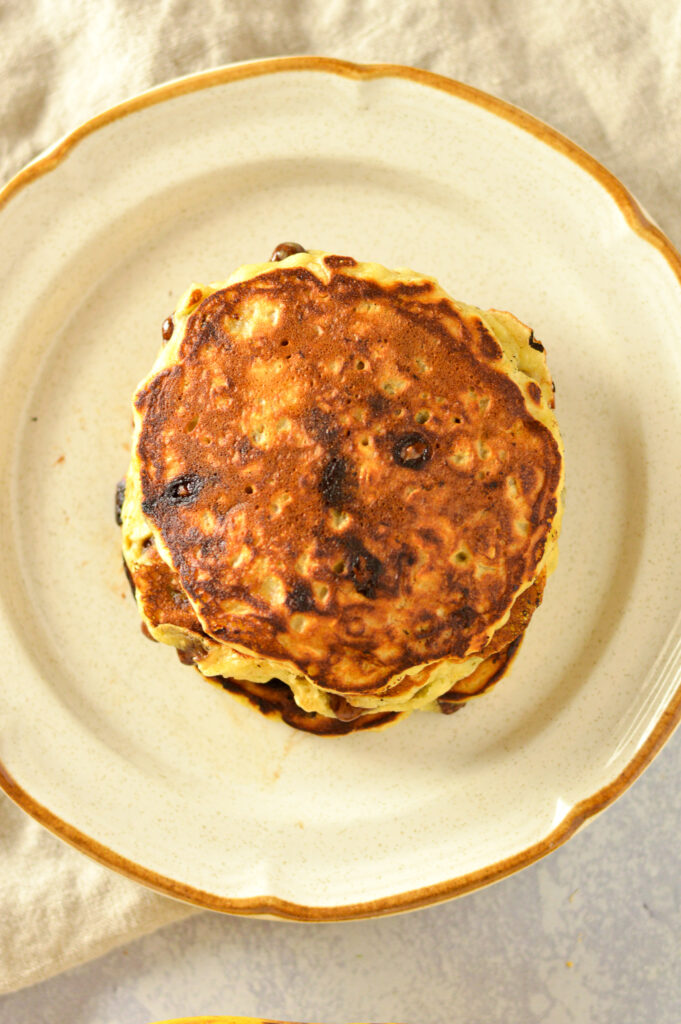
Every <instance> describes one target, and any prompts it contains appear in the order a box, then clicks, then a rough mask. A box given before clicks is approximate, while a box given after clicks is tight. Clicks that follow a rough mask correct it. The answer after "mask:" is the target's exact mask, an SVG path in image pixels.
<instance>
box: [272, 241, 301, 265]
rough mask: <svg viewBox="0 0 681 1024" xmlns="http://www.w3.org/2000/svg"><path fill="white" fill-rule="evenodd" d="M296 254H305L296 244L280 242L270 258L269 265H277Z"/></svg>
mask: <svg viewBox="0 0 681 1024" xmlns="http://www.w3.org/2000/svg"><path fill="white" fill-rule="evenodd" d="M297 252H307V249H304V248H303V246H302V245H299V244H298V242H280V243H279V245H278V246H277V247H276V249H275V250H274V251H273V253H272V255H271V256H270V263H279V262H280V261H281V260H285V259H286V258H287V257H288V256H295V254H296V253H297Z"/></svg>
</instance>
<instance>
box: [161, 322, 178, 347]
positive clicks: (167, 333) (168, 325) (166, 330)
mask: <svg viewBox="0 0 681 1024" xmlns="http://www.w3.org/2000/svg"><path fill="white" fill-rule="evenodd" d="M174 330H175V321H174V320H173V318H172V316H169V317H167V318H166V319H165V320H164V321H163V325H162V327H161V336H162V338H163V340H164V341H170V339H171V338H172V336H173V331H174Z"/></svg>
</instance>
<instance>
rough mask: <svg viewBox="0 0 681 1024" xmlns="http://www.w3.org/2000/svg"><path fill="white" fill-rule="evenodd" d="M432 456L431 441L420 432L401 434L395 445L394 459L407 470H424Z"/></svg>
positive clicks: (412, 431)
mask: <svg viewBox="0 0 681 1024" xmlns="http://www.w3.org/2000/svg"><path fill="white" fill-rule="evenodd" d="M432 454H433V449H432V447H431V444H430V441H429V440H428V438H427V437H426V436H425V435H424V434H421V433H419V432H418V430H410V431H408V432H407V433H406V434H401V435H400V437H398V438H397V440H396V441H395V443H394V444H393V459H394V460H395V462H396V463H397V465H398V466H404V468H405V469H422V468H423V467H424V466H425V464H426V463H427V462H428V461H429V460H430V458H431V457H432Z"/></svg>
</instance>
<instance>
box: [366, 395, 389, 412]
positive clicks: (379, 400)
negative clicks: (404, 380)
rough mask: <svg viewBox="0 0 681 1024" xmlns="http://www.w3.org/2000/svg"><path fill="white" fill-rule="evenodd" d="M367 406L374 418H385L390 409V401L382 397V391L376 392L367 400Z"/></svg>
mask: <svg viewBox="0 0 681 1024" xmlns="http://www.w3.org/2000/svg"><path fill="white" fill-rule="evenodd" d="M367 405H368V406H369V408H370V409H371V411H372V413H373V414H374V416H383V415H384V414H385V413H386V412H387V411H388V409H389V408H390V399H388V398H386V397H385V395H382V394H381V393H380V391H376V392H374V394H373V395H369V397H368V398H367Z"/></svg>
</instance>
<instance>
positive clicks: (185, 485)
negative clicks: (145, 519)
mask: <svg viewBox="0 0 681 1024" xmlns="http://www.w3.org/2000/svg"><path fill="white" fill-rule="evenodd" d="M204 483H205V480H203V479H202V478H201V477H200V476H199V475H198V473H183V474H182V476H178V477H175V479H174V480H171V481H170V483H169V484H168V485H167V486H166V487H165V488H164V489H163V491H161V493H160V494H159V495H157V496H156V497H155V498H147V499H146V500H145V501H143V502H142V511H143V512H144V514H145V515H151V514H152V513H153V512H154V510H155V509H156V508H157V506H159V505H162V506H163V505H165V506H171V507H177V506H180V505H191V504H192V503H193V502H195V501H196V499H197V498H198V496H199V494H200V493H201V491H202V490H203V486H204Z"/></svg>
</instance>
